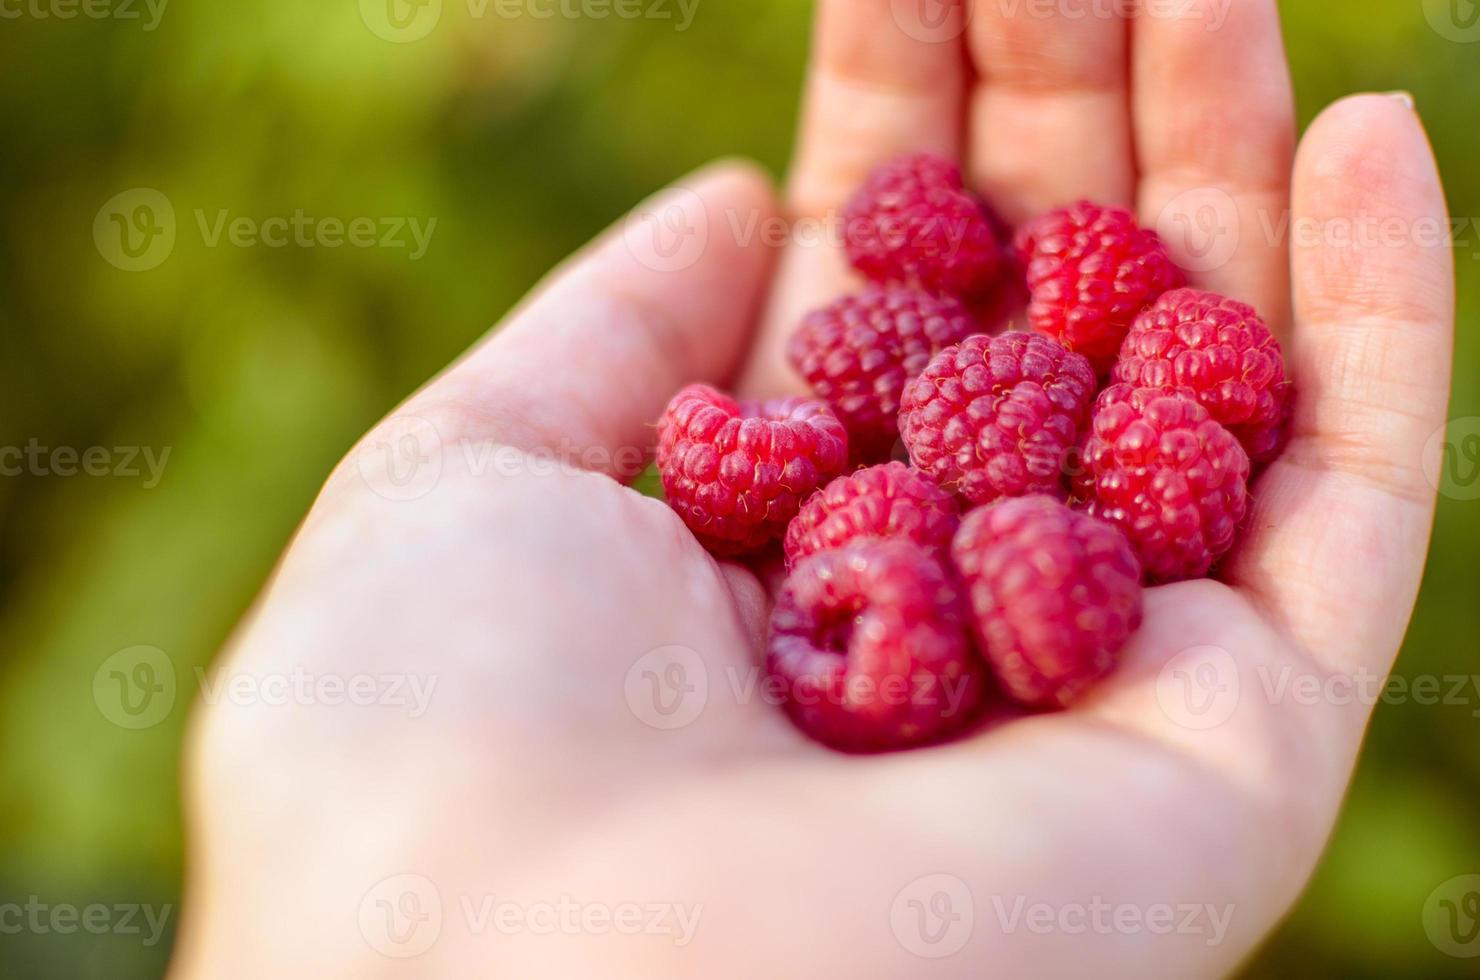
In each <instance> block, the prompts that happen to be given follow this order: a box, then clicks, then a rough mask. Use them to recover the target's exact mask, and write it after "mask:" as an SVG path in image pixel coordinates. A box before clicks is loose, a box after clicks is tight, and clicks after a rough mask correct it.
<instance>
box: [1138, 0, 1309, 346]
mask: <svg viewBox="0 0 1480 980" xmlns="http://www.w3.org/2000/svg"><path fill="white" fill-rule="evenodd" d="M1177 11H1178V12H1177V13H1176V14H1174V15H1172V14H1168V13H1167V12H1165V11H1161V12H1158V11H1157V10H1155V9H1154V7H1148V6H1143V7H1142V8H1141V9H1140V11H1139V12H1138V13H1137V15H1136V18H1135V20H1134V22H1133V26H1132V31H1131V33H1132V44H1131V48H1132V52H1133V56H1132V61H1133V64H1134V78H1135V101H1134V105H1135V131H1136V152H1137V159H1138V160H1139V162H1140V167H1141V183H1140V188H1139V191H1138V199H1139V200H1138V209H1139V212H1140V215H1141V220H1142V222H1143V223H1145V224H1147V225H1149V226H1151V227H1155V228H1156V229H1157V230H1158V231H1160V232H1161V233H1162V237H1163V238H1165V239H1166V241H1167V244H1168V246H1169V247H1170V249H1171V252H1172V258H1173V259H1174V260H1176V262H1177V263H1178V264H1179V265H1181V266H1182V267H1183V268H1184V269H1186V270H1187V271H1188V272H1189V274H1190V275H1191V278H1192V280H1193V282H1194V283H1196V284H1197V285H1199V286H1201V287H1203V288H1206V289H1212V290H1215V291H1217V292H1220V293H1223V294H1225V295H1228V296H1231V297H1233V298H1235V299H1238V300H1242V301H1244V302H1246V303H1251V304H1253V305H1254V306H1255V307H1256V308H1257V309H1259V310H1260V312H1261V313H1263V314H1264V316H1265V317H1266V318H1267V319H1268V320H1269V321H1270V324H1271V326H1272V327H1273V328H1274V329H1275V330H1276V332H1277V333H1281V334H1283V332H1284V329H1285V327H1286V326H1287V325H1288V322H1289V295H1290V294H1289V258H1288V254H1287V250H1286V248H1285V245H1284V236H1283V235H1282V234H1280V232H1281V231H1282V230H1283V229H1282V219H1283V218H1284V216H1285V215H1286V214H1288V208H1289V200H1290V168H1291V164H1292V160H1293V158H1294V153H1295V101H1294V96H1293V93H1292V89H1291V85H1290V74H1289V70H1288V68H1287V67H1286V62H1285V48H1284V41H1283V38H1282V37H1281V33H1280V19H1279V10H1278V7H1277V5H1276V2H1275V0H1238V2H1235V3H1229V2H1228V0H1189V2H1187V3H1182V4H1178V5H1177Z"/></svg>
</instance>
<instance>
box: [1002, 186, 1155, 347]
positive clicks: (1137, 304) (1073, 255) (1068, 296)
mask: <svg viewBox="0 0 1480 980" xmlns="http://www.w3.org/2000/svg"><path fill="white" fill-rule="evenodd" d="M1016 247H1017V253H1018V261H1019V263H1020V264H1021V265H1022V266H1023V268H1024V270H1025V273H1026V276H1027V284H1028V292H1029V299H1028V325H1029V326H1030V327H1031V328H1032V329H1033V330H1035V331H1037V332H1038V333H1041V334H1043V335H1045V336H1048V337H1053V338H1054V339H1055V340H1057V341H1059V342H1060V343H1062V344H1063V345H1064V346H1065V347H1067V348H1069V349H1070V350H1072V351H1078V352H1079V353H1081V354H1083V355H1084V356H1085V357H1088V358H1089V359H1090V362H1091V363H1092V364H1093V365H1094V368H1095V370H1096V371H1097V372H1098V373H1099V374H1100V375H1101V376H1103V375H1105V374H1106V373H1107V372H1109V370H1110V368H1111V366H1112V365H1113V364H1114V363H1115V358H1116V355H1117V354H1119V353H1120V345H1121V342H1122V341H1123V340H1124V339H1125V335H1126V332H1127V331H1128V330H1129V329H1130V327H1131V323H1132V321H1134V320H1135V318H1136V315H1137V314H1139V313H1140V312H1141V311H1142V310H1143V309H1145V308H1146V306H1147V305H1148V304H1150V303H1151V302H1153V301H1154V300H1155V299H1156V298H1157V297H1159V296H1160V295H1161V294H1162V293H1164V292H1166V291H1167V290H1169V289H1175V288H1176V287H1178V286H1180V285H1182V282H1183V275H1182V271H1181V270H1180V269H1178V268H1177V266H1176V265H1174V264H1173V262H1172V260H1171V257H1170V256H1169V255H1168V254H1167V250H1166V246H1165V245H1163V244H1162V241H1161V239H1160V238H1159V237H1158V236H1157V234H1156V232H1154V231H1152V230H1150V229H1148V228H1142V227H1141V226H1140V225H1138V224H1137V223H1136V218H1135V216H1134V215H1132V214H1131V213H1130V212H1129V211H1127V210H1125V209H1124V208H1113V207H1101V206H1100V205H1097V204H1091V203H1090V202H1088V201H1081V202H1079V203H1078V204H1075V205H1073V206H1072V207H1068V208H1064V209H1062V210H1059V211H1053V212H1050V213H1049V214H1046V215H1043V216H1042V217H1040V218H1037V219H1036V220H1034V221H1032V222H1030V223H1028V224H1027V225H1026V226H1024V227H1023V228H1022V229H1021V230H1020V231H1019V233H1018V236H1017V241H1016Z"/></svg>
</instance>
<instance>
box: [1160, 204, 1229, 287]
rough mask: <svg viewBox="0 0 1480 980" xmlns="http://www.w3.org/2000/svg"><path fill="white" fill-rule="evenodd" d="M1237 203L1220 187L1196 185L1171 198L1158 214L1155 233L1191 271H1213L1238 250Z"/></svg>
mask: <svg viewBox="0 0 1480 980" xmlns="http://www.w3.org/2000/svg"><path fill="white" fill-rule="evenodd" d="M1241 224H1242V219H1241V218H1240V217H1239V211H1238V203H1237V202H1236V201H1234V199H1233V196H1232V195H1230V194H1229V193H1228V192H1227V191H1224V190H1220V189H1219V188H1217V187H1194V188H1192V189H1190V190H1185V191H1183V192H1182V193H1180V194H1178V195H1177V196H1176V197H1174V198H1172V199H1171V200H1170V201H1168V202H1167V203H1166V205H1165V206H1163V207H1162V209H1161V212H1160V213H1159V214H1157V216H1156V233H1157V234H1158V235H1160V236H1161V240H1162V241H1164V242H1166V244H1167V248H1169V249H1171V252H1172V258H1173V259H1175V260H1176V263H1177V264H1178V265H1179V266H1181V267H1182V268H1183V269H1186V270H1187V271H1188V272H1212V271H1213V270H1214V269H1221V268H1223V267H1224V266H1225V265H1227V264H1228V263H1229V262H1230V261H1231V260H1232V259H1233V256H1234V253H1235V252H1237V251H1238V243H1239V235H1240V233H1241V232H1242V228H1241Z"/></svg>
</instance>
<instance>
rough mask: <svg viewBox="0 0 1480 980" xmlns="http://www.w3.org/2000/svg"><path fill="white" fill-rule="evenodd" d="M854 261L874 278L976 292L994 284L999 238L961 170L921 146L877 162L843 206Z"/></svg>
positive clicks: (972, 294)
mask: <svg viewBox="0 0 1480 980" xmlns="http://www.w3.org/2000/svg"><path fill="white" fill-rule="evenodd" d="M843 233H844V237H845V240H846V242H847V246H848V257H849V258H850V259H851V260H852V261H853V265H854V267H855V268H857V269H858V271H859V272H862V273H863V274H864V275H865V276H867V277H868V278H869V279H871V280H873V281H875V282H907V283H915V284H917V285H919V286H922V287H924V288H925V289H928V290H931V291H934V292H945V293H951V294H953V295H956V296H962V297H980V296H984V295H986V294H988V293H990V292H991V291H992V287H993V286H994V285H995V284H996V281H997V274H998V271H999V267H1000V266H1001V262H1002V243H1001V242H1000V241H998V238H997V233H996V231H995V230H994V229H993V228H992V222H991V219H990V217H989V215H988V213H987V211H986V208H985V207H984V206H983V204H982V203H981V201H979V200H978V199H977V198H975V197H973V196H972V195H971V194H969V193H967V191H966V190H965V187H964V185H963V184H962V181H961V170H960V168H959V167H957V166H956V165H955V164H954V163H952V162H951V161H949V160H947V159H945V158H944V157H939V156H935V155H933V154H929V153H918V154H915V155H913V156H906V157H902V158H900V159H898V160H895V161H893V162H891V163H887V164H885V165H883V166H882V167H879V168H878V169H876V170H875V171H874V172H873V173H872V174H870V175H869V178H868V180H867V181H865V182H864V185H863V187H862V189H860V190H859V191H858V193H857V194H855V195H854V196H853V199H852V200H850V201H849V202H848V205H847V207H846V208H845V209H844V210H843Z"/></svg>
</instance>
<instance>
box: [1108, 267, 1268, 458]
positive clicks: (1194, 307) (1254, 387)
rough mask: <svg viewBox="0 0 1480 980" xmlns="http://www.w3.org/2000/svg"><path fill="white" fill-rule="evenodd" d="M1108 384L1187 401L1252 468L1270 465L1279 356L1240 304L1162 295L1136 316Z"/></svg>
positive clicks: (1190, 292)
mask: <svg viewBox="0 0 1480 980" xmlns="http://www.w3.org/2000/svg"><path fill="white" fill-rule="evenodd" d="M1112 378H1113V379H1114V380H1115V381H1123V382H1126V383H1127V384H1132V385H1136V386H1138V387H1142V388H1160V389H1163V390H1169V391H1170V390H1176V391H1180V392H1182V393H1184V394H1190V395H1192V396H1193V397H1194V398H1196V399H1197V400H1198V401H1199V402H1200V403H1201V404H1202V407H1203V408H1206V409H1207V410H1208V414H1209V415H1211V416H1212V417H1213V421H1215V422H1218V423H1220V424H1221V425H1223V426H1224V427H1225V428H1227V429H1228V431H1229V432H1232V433H1233V434H1234V436H1235V437H1237V438H1238V441H1239V442H1240V443H1242V444H1243V447H1244V451H1245V452H1247V453H1248V454H1249V459H1251V460H1252V461H1254V462H1262V461H1265V460H1269V459H1272V458H1273V457H1274V456H1276V455H1277V454H1278V453H1279V450H1280V447H1281V445H1282V443H1283V442H1284V436H1285V423H1286V420H1287V419H1288V417H1289V412H1290V382H1288V381H1286V380H1285V359H1284V355H1283V354H1282V353H1281V352H1280V342H1279V341H1278V340H1275V338H1274V335H1273V334H1271V333H1270V332H1269V328H1268V327H1267V326H1265V325H1264V321H1263V320H1261V319H1260V318H1259V314H1258V313H1256V312H1254V308H1253V307H1252V306H1248V305H1247V304H1244V303H1239V302H1235V301H1234V300H1231V299H1226V298H1224V297H1222V296H1220V295H1218V294H1217V293H1209V292H1203V291H1201V290H1197V289H1176V290H1173V291H1172V292H1170V293H1165V294H1163V296H1162V297H1161V299H1159V300H1157V301H1156V302H1155V303H1154V304H1153V305H1152V306H1151V307H1150V308H1149V309H1147V310H1146V311H1145V312H1143V313H1142V314H1141V315H1140V316H1139V317H1137V318H1136V322H1135V325H1134V326H1132V327H1131V332H1130V333H1129V334H1127V335H1126V338H1125V344H1124V345H1123V346H1122V347H1121V348H1120V360H1119V361H1118V362H1116V364H1115V370H1114V372H1113V373H1112Z"/></svg>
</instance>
